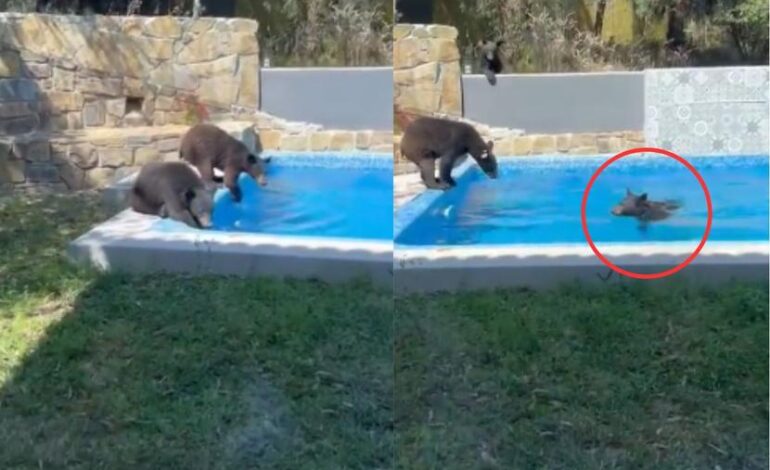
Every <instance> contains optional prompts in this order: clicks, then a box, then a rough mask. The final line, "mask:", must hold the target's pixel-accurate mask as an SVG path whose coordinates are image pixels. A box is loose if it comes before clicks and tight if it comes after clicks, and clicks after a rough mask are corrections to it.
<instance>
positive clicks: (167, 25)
mask: <svg viewBox="0 0 770 470" xmlns="http://www.w3.org/2000/svg"><path fill="white" fill-rule="evenodd" d="M144 32H145V34H147V35H148V36H153V37H156V38H169V39H176V38H179V37H181V36H182V25H181V24H180V22H179V20H178V19H177V18H175V17H173V16H158V17H155V18H152V19H150V20H148V21H147V22H145V24H144Z"/></svg>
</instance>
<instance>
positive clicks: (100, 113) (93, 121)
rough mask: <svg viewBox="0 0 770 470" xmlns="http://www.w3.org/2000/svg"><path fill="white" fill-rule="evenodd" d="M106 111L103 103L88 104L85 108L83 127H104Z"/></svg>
mask: <svg viewBox="0 0 770 470" xmlns="http://www.w3.org/2000/svg"><path fill="white" fill-rule="evenodd" d="M105 115H106V110H105V106H104V102H103V101H94V102H92V103H86V105H85V106H84V107H83V125H84V126H85V127H100V126H103V125H104V119H105Z"/></svg>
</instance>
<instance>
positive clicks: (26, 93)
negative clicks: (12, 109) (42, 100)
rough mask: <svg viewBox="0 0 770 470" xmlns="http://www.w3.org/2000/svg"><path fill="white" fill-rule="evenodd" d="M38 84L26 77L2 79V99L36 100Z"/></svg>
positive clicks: (0, 95) (0, 84) (0, 99)
mask: <svg viewBox="0 0 770 470" xmlns="http://www.w3.org/2000/svg"><path fill="white" fill-rule="evenodd" d="M37 99H38V85H37V83H35V81H34V80H29V79H25V78H8V79H0V101H35V100H37Z"/></svg>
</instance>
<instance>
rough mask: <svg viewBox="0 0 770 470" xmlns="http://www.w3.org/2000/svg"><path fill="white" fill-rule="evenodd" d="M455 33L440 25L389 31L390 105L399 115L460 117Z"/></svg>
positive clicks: (460, 91)
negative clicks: (415, 114)
mask: <svg viewBox="0 0 770 470" xmlns="http://www.w3.org/2000/svg"><path fill="white" fill-rule="evenodd" d="M456 39H457V30H456V29H455V28H452V27H450V26H442V25H411V24H397V25H395V27H394V28H393V40H394V44H393V104H394V114H395V115H396V132H397V133H398V131H399V130H400V129H399V124H398V117H397V115H398V114H399V113H400V112H403V111H406V112H413V113H417V114H423V115H434V114H437V113H440V114H446V115H451V116H461V115H462V85H461V80H460V77H461V71H460V53H459V51H458V49H457V44H456V42H455V40H456Z"/></svg>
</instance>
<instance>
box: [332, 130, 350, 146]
mask: <svg viewBox="0 0 770 470" xmlns="http://www.w3.org/2000/svg"><path fill="white" fill-rule="evenodd" d="M329 148H330V150H353V149H355V148H356V135H355V133H353V132H348V131H336V132H334V135H332V140H331V143H330V144H329Z"/></svg>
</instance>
